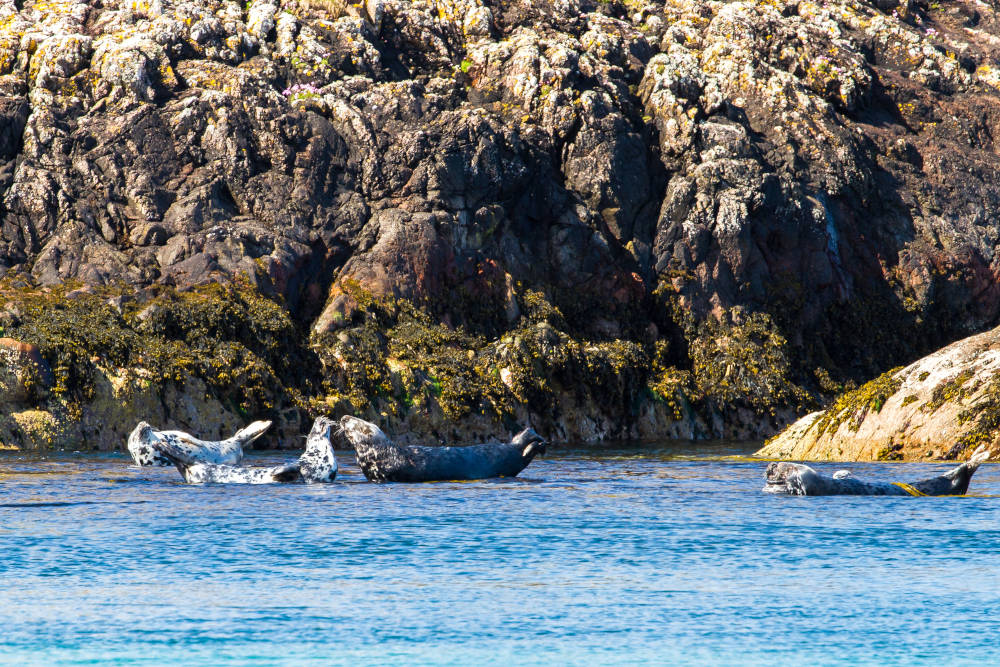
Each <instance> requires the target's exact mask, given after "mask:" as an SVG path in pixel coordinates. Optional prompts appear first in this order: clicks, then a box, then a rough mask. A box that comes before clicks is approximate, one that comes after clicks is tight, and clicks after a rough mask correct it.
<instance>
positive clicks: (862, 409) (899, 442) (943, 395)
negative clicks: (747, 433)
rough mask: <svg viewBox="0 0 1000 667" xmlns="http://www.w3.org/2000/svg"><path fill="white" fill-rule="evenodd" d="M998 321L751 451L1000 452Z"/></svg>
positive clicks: (803, 454)
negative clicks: (982, 449) (984, 448)
mask: <svg viewBox="0 0 1000 667" xmlns="http://www.w3.org/2000/svg"><path fill="white" fill-rule="evenodd" d="M998 427H1000V328H997V329H993V330H992V331H987V332H986V333H982V334H978V335H975V336H971V337H969V338H966V339H963V340H960V341H958V342H956V343H952V344H951V345H948V346H947V347H945V348H943V349H941V350H938V351H937V352H935V353H933V354H931V355H929V356H927V357H924V358H923V359H920V360H919V361H916V362H914V363H912V364H910V365H909V366H907V367H906V368H902V369H899V370H895V371H890V372H889V373H887V374H886V375H884V376H883V377H881V378H879V379H877V380H873V381H872V382H870V383H868V384H866V385H865V386H863V387H861V388H860V389H858V390H856V391H853V392H848V393H847V394H845V395H843V396H842V397H840V398H839V399H838V400H837V401H835V402H834V404H833V406H832V407H830V408H829V409H827V410H826V411H824V412H814V413H812V414H809V415H807V416H805V417H803V418H802V419H800V420H799V421H797V422H795V423H794V424H793V425H791V426H790V427H789V428H788V429H787V430H785V431H784V432H783V433H781V434H779V435H777V436H776V437H774V438H773V439H771V440H770V441H768V443H767V444H766V446H765V447H764V448H763V449H761V450H760V451H759V452H757V455H759V456H766V457H775V458H790V459H796V460H834V461H865V460H882V459H924V458H941V457H943V458H956V457H958V458H966V457H968V456H969V455H971V454H972V452H973V450H975V449H976V447H978V446H979V445H987V446H989V447H990V448H991V457H998V456H1000V431H998Z"/></svg>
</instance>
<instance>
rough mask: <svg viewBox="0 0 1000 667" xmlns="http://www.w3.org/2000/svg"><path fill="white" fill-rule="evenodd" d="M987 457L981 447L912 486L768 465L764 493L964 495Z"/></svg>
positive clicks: (796, 466)
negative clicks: (970, 454) (829, 475)
mask: <svg viewBox="0 0 1000 667" xmlns="http://www.w3.org/2000/svg"><path fill="white" fill-rule="evenodd" d="M988 457H989V453H988V452H986V451H983V450H982V448H981V449H980V450H977V451H976V453H975V454H973V455H972V458H970V459H969V460H968V461H966V462H965V463H963V464H961V465H959V466H958V467H957V468H955V469H954V470H950V471H948V472H946V473H945V474H943V475H939V476H938V477H931V478H930V479H924V480H920V481H918V482H913V483H911V484H905V483H902V482H863V481H861V480H858V479H854V478H853V477H851V476H850V473H848V472H846V471H843V470H841V471H838V472H837V473H835V474H834V475H833V477H827V476H826V475H821V474H819V473H818V472H816V471H815V470H813V469H812V468H810V467H809V466H807V465H802V464H801V463H788V462H786V461H782V462H780V463H772V464H770V465H768V466H767V472H766V473H765V476H766V478H767V483H766V484H765V485H764V492H765V493H780V494H786V495H791V496H962V495H965V493H966V492H967V491H968V490H969V481H970V480H971V479H972V475H973V474H975V472H976V470H978V469H979V464H980V463H982V462H983V461H985V460H986V459H987V458H988Z"/></svg>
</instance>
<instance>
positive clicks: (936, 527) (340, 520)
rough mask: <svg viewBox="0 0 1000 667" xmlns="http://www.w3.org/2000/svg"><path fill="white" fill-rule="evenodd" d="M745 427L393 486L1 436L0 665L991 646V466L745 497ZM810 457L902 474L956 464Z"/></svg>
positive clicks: (559, 659) (543, 660) (852, 652)
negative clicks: (264, 481)
mask: <svg viewBox="0 0 1000 667" xmlns="http://www.w3.org/2000/svg"><path fill="white" fill-rule="evenodd" d="M754 447H755V444H753V443H750V444H745V445H740V444H731V443H721V444H714V445H706V444H697V445H695V444H690V443H689V444H683V443H682V444H668V445H663V446H660V447H644V448H631V449H607V448H605V449H590V450H584V449H567V448H562V449H553V450H550V454H549V455H548V456H546V457H544V458H539V459H536V460H535V461H534V462H533V463H532V464H531V466H530V467H528V469H527V470H525V471H524V472H523V473H522V476H521V477H518V478H516V479H505V480H490V481H481V482H466V483H436V484H383V485H376V484H369V483H367V482H366V481H365V480H364V478H363V477H362V475H361V473H360V471H359V469H358V468H357V466H356V465H355V463H354V460H353V458H352V457H351V456H349V454H348V453H346V452H338V453H337V455H338V459H339V460H340V461H341V474H340V476H338V478H337V481H336V482H335V483H333V484H328V485H316V486H299V485H272V486H204V487H197V486H187V485H184V484H182V483H181V482H180V476H179V475H178V473H177V471H176V470H175V469H173V468H155V469H154V468H144V469H140V468H136V467H132V466H131V465H130V463H131V462H130V460H129V459H127V458H126V457H124V456H121V455H104V456H94V455H72V454H65V455H50V456H46V457H44V458H40V457H37V456H33V457H32V456H25V455H7V456H3V457H0V505H2V506H0V661H4V662H6V663H18V664H79V663H94V662H100V663H107V664H114V663H121V664H125V663H127V664H163V663H178V664H225V663H236V664H296V665H298V664H322V665H326V664H380V665H381V664H400V665H424V664H426V665H472V664H573V665H581V664H613V665H627V664H699V665H700V664H706V663H707V664H767V665H774V664H797V665H801V664H852V665H857V664H907V665H911V664H984V663H991V662H992V663H995V662H996V661H997V660H998V659H1000V639H998V637H1000V497H997V496H1000V466H998V465H993V464H986V465H984V466H983V467H982V468H981V469H980V471H979V472H978V473H977V475H976V476H975V478H974V479H973V481H972V485H971V488H970V492H971V494H972V495H971V497H965V498H910V497H905V498H899V497H825V498H795V497H783V496H772V495H767V494H764V493H761V487H762V486H763V473H764V468H765V467H766V462H764V461H757V460H753V459H750V458H747V456H746V455H748V454H749V453H750V452H752V451H753V448H754ZM290 458H294V455H293V454H286V453H273V454H267V455H254V456H252V457H251V458H250V463H255V464H271V463H275V462H279V461H282V460H287V459H290ZM816 467H817V468H818V469H820V470H821V471H822V472H825V473H828V474H830V473H832V472H834V471H835V470H837V469H839V468H841V467H848V468H850V469H851V470H852V471H853V472H854V474H855V475H856V476H858V477H860V478H866V479H867V478H870V479H880V480H914V479H919V478H923V477H927V476H931V475H934V474H937V473H940V472H942V471H944V470H947V469H949V468H950V467H952V464H949V463H934V464H898V463H896V464H893V463H884V464H851V465H848V466H844V465H842V464H841V465H836V464H817V465H816Z"/></svg>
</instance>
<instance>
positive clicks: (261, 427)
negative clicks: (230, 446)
mask: <svg viewBox="0 0 1000 667" xmlns="http://www.w3.org/2000/svg"><path fill="white" fill-rule="evenodd" d="M269 428H271V422H269V421H257V422H254V423H252V424H250V425H249V426H247V427H246V428H241V429H240V430H239V431H237V432H236V434H235V435H233V440H236V441H237V442H239V443H240V444H241V445H242V446H243V447H246V446H247V445H249V444H250V443H251V442H253V441H254V440H256V439H257V438H259V437H260V436H262V435H264V432H265V431H267V429H269Z"/></svg>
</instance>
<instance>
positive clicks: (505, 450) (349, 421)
mask: <svg viewBox="0 0 1000 667" xmlns="http://www.w3.org/2000/svg"><path fill="white" fill-rule="evenodd" d="M340 430H341V433H343V434H344V436H346V437H347V439H348V441H350V443H351V445H353V447H354V450H355V451H356V452H357V454H358V465H360V466H361V472H363V473H364V474H365V477H367V478H368V481H370V482H434V481H444V480H459V479H488V478H490V477H514V476H515V475H517V473H519V472H521V471H522V470H524V469H525V468H526V467H527V465H528V464H529V463H531V460H532V459H533V458H535V455H536V454H539V453H545V448H546V442H545V439H544V438H542V436H540V435H538V434H537V433H535V431H534V430H533V429H530V428H526V429H524V430H523V431H521V432H520V433H518V434H517V435H515V436H514V438H513V439H512V440H511V441H510V442H508V443H502V444H493V445H471V446H468V447H415V446H404V445H397V444H395V443H393V442H392V441H391V440H390V439H389V437H388V436H387V435H386V434H385V433H383V432H382V429H380V428H379V427H378V426H376V425H375V424H372V423H370V422H366V421H364V420H363V419H358V418H357V417H350V416H345V417H342V418H341V420H340Z"/></svg>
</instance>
